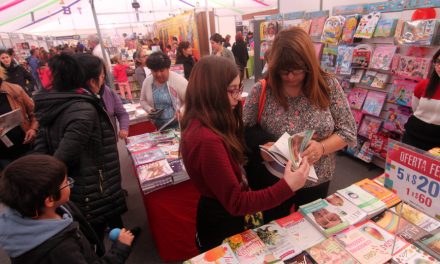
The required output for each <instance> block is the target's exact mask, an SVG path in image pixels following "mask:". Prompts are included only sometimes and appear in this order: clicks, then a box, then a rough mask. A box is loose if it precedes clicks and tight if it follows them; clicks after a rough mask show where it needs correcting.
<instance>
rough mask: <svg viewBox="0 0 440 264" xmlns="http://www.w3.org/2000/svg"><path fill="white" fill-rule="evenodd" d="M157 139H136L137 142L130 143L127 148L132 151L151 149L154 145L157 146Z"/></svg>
mask: <svg viewBox="0 0 440 264" xmlns="http://www.w3.org/2000/svg"><path fill="white" fill-rule="evenodd" d="M156 144H157V143H156V141H154V140H149V139H145V141H136V143H130V144H128V145H127V149H128V151H129V152H131V153H135V152H138V151H143V150H147V149H150V148H152V147H154V146H156Z"/></svg>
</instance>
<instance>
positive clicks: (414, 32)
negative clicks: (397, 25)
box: [398, 19, 438, 46]
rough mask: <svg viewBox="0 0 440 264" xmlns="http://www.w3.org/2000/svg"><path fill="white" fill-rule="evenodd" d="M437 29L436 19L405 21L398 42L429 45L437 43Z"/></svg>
mask: <svg viewBox="0 0 440 264" xmlns="http://www.w3.org/2000/svg"><path fill="white" fill-rule="evenodd" d="M437 31H438V21H437V20H436V19H426V20H425V19H421V20H415V21H405V23H404V25H403V29H402V34H401V35H400V38H399V40H398V42H399V43H400V44H402V45H417V46H430V45H433V44H436V43H437V39H438V37H437V35H436V33H437Z"/></svg>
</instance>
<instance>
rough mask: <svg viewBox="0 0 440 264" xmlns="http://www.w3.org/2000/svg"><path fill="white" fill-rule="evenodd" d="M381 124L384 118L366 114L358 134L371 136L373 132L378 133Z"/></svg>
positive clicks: (366, 136)
mask: <svg viewBox="0 0 440 264" xmlns="http://www.w3.org/2000/svg"><path fill="white" fill-rule="evenodd" d="M381 125H382V119H380V118H377V117H373V116H368V115H367V116H364V118H363V119H362V122H361V126H360V127H359V130H358V135H361V136H363V137H365V138H371V137H372V135H373V134H376V133H377V132H378V131H379V129H380V126H381Z"/></svg>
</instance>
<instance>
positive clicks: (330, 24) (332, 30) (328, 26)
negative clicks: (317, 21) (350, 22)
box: [321, 16, 345, 45]
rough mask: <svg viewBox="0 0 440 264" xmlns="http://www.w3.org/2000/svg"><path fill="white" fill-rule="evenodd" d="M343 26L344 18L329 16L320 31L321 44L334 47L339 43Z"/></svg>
mask: <svg viewBox="0 0 440 264" xmlns="http://www.w3.org/2000/svg"><path fill="white" fill-rule="evenodd" d="M344 24H345V17H343V16H331V17H329V18H327V20H326V21H325V24H324V28H323V30H322V35H321V42H323V43H328V44H332V45H336V44H338V43H339V40H340V39H341V34H342V28H343V27H344Z"/></svg>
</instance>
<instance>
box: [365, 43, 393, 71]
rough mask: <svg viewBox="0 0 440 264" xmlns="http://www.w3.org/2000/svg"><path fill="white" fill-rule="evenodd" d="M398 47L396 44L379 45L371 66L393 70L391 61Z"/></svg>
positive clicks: (372, 67) (383, 69)
mask: <svg viewBox="0 0 440 264" xmlns="http://www.w3.org/2000/svg"><path fill="white" fill-rule="evenodd" d="M396 50H397V47H396V46H394V45H381V46H377V47H376V49H375V50H374V52H373V57H372V58H371V62H370V68H371V69H377V70H382V71H389V70H391V63H392V61H393V57H394V54H395V53H396Z"/></svg>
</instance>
